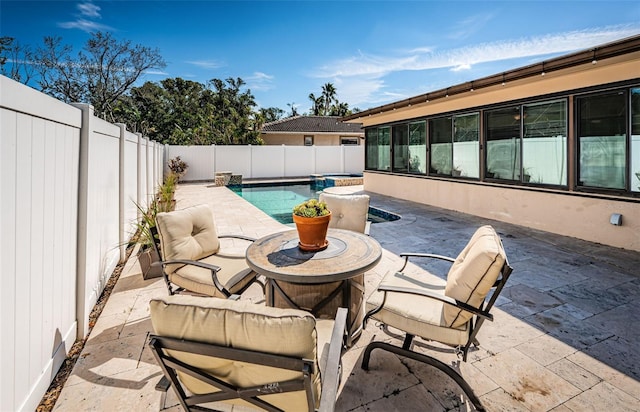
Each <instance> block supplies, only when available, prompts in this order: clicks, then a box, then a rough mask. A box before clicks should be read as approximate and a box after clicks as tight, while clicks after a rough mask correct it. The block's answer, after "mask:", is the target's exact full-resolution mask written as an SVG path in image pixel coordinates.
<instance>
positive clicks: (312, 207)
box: [293, 199, 331, 252]
mask: <svg viewBox="0 0 640 412" xmlns="http://www.w3.org/2000/svg"><path fill="white" fill-rule="evenodd" d="M330 220H331V211H330V210H329V209H327V204H326V203H325V202H320V201H318V200H317V199H308V200H306V201H304V202H302V203H300V204H298V205H296V206H295V207H294V208H293V222H294V223H295V224H296V229H297V230H298V240H299V242H298V247H299V248H300V250H302V251H305V252H317V251H319V250H323V249H326V248H327V246H328V245H329V242H328V241H327V230H328V228H329V221H330Z"/></svg>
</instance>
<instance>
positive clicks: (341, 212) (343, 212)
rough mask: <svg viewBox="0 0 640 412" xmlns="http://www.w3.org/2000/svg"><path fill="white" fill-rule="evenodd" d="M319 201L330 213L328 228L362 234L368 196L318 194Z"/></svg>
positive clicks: (365, 224)
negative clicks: (323, 203) (325, 205)
mask: <svg viewBox="0 0 640 412" xmlns="http://www.w3.org/2000/svg"><path fill="white" fill-rule="evenodd" d="M319 200H320V201H321V202H325V203H326V204H327V208H328V209H329V210H330V211H331V221H330V222H329V227H330V228H334V229H345V230H353V231H355V232H360V233H364V231H365V228H366V226H367V214H368V213H369V196H368V195H336V194H332V193H325V192H322V193H320V196H319Z"/></svg>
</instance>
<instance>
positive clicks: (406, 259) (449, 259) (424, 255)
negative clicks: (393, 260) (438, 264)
mask: <svg viewBox="0 0 640 412" xmlns="http://www.w3.org/2000/svg"><path fill="white" fill-rule="evenodd" d="M400 257H403V258H404V265H402V268H401V269H400V270H399V272H402V271H403V270H404V268H406V267H407V263H409V258H410V257H420V258H431V259H440V260H446V261H447V262H451V263H453V262H455V261H456V260H455V259H454V258H452V257H449V256H442V255H434V254H433V253H408V252H405V253H400Z"/></svg>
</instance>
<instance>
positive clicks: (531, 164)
mask: <svg viewBox="0 0 640 412" xmlns="http://www.w3.org/2000/svg"><path fill="white" fill-rule="evenodd" d="M522 118H523V127H524V133H523V140H522V181H523V182H525V183H526V182H529V183H538V184H550V185H561V186H566V185H567V165H566V163H567V162H566V160H567V103H566V101H565V100H559V101H554V102H544V103H534V104H527V105H524V106H523V109H522Z"/></svg>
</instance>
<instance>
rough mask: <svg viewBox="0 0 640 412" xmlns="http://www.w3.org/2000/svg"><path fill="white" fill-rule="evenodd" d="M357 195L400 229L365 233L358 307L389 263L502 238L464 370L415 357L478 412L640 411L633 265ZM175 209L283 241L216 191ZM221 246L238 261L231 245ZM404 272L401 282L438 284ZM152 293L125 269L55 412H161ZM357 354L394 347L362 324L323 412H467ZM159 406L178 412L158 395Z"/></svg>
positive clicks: (447, 357) (503, 227) (187, 198)
mask: <svg viewBox="0 0 640 412" xmlns="http://www.w3.org/2000/svg"><path fill="white" fill-rule="evenodd" d="M361 190H362V186H352V187H348V186H347V187H333V188H330V189H329V191H331V192H335V193H349V192H354V191H355V192H359V191H361ZM369 195H370V196H371V205H372V206H374V207H377V208H380V209H383V210H388V211H391V212H394V213H397V214H399V215H401V216H402V219H400V220H397V221H393V222H385V223H376V224H373V225H371V231H370V235H371V236H372V237H373V238H374V239H376V240H377V241H378V242H380V244H381V245H382V247H383V257H382V260H381V262H380V264H378V266H376V267H375V268H374V269H373V270H371V271H370V272H367V275H366V289H365V294H366V295H367V296H368V295H370V294H371V293H372V292H373V291H374V289H375V286H376V285H377V283H378V282H379V281H380V279H381V278H382V277H383V276H384V275H385V274H387V273H389V272H393V271H395V270H397V269H399V268H400V267H401V265H402V262H401V259H400V258H399V257H398V254H399V253H401V252H407V251H415V252H432V253H438V254H443V255H449V256H456V255H457V254H458V252H459V251H460V250H461V249H462V248H463V247H464V245H465V244H466V242H467V241H468V239H469V237H470V236H471V234H472V233H473V232H474V231H475V229H476V228H477V227H478V226H481V225H484V224H491V225H493V226H494V228H495V229H496V230H497V232H498V233H499V234H500V236H501V237H502V239H503V243H504V246H505V249H506V252H507V256H508V258H509V262H510V264H511V266H513V268H514V272H513V275H512V276H511V278H510V280H509V282H508V283H507V287H506V288H505V290H504V291H503V293H502V295H501V297H500V298H499V300H498V302H497V307H496V308H495V310H494V316H495V321H494V322H486V323H485V324H484V326H483V327H482V329H481V331H480V334H479V337H478V339H479V341H480V347H479V348H478V349H477V350H475V351H472V352H470V354H469V360H468V362H466V363H463V362H458V359H457V358H456V356H455V355H454V354H452V353H451V352H449V351H442V350H439V351H434V350H430V349H429V348H428V346H427V344H426V343H424V342H421V341H419V344H418V345H416V348H415V350H417V351H424V352H425V353H429V354H430V355H434V356H435V357H436V358H438V359H440V360H442V361H443V362H445V363H449V364H453V365H457V367H458V368H459V370H460V372H461V374H462V376H463V377H464V378H465V379H466V380H467V382H468V383H469V384H470V385H471V387H472V388H473V390H474V392H475V393H476V395H478V396H479V397H480V399H481V401H482V402H483V404H484V405H485V407H486V408H487V410H489V411H556V412H564V411H587V410H592V411H607V412H615V411H638V410H640V349H639V345H638V341H639V340H640V328H639V327H637V325H636V324H637V320H636V319H638V318H639V317H640V270H639V269H638V268H640V253H637V252H632V251H626V250H622V249H616V248H611V247H607V246H603V245H599V244H595V243H590V242H585V241H581V240H577V239H573V238H567V237H562V236H558V235H554V234H550V233H546V232H541V231H536V230H531V229H527V228H523V227H520V226H515V225H509V224H505V223H501V222H497V221H490V220H486V219H481V218H478V217H474V216H470V215H464V214H461V213H456V212H451V211H447V210H442V209H437V208H433V207H429V206H425V205H420V204H416V203H412V202H407V201H403V200H399V199H394V198H390V197H386V196H381V195H377V194H374V193H369ZM176 197H177V207H178V208H185V207H188V206H192V205H195V204H202V203H206V204H209V205H211V207H212V209H213V211H214V215H215V218H216V224H217V226H218V230H219V232H220V233H242V234H244V235H247V236H252V237H261V236H264V235H267V234H270V233H273V232H276V231H280V230H286V229H290V227H288V226H285V225H282V224H280V223H278V222H276V221H275V220H273V219H272V218H270V217H269V216H267V215H266V214H264V213H263V212H261V211H260V210H258V209H256V208H255V207H254V206H253V205H251V204H250V203H248V202H246V201H245V200H244V199H242V198H240V197H239V196H237V195H235V194H234V193H233V192H231V191H230V190H229V189H227V188H225V187H215V185H213V184H210V183H209V184H207V183H199V184H181V185H179V186H178V190H177V193H176ZM231 246H233V247H237V248H238V250H240V245H231ZM415 263H416V265H411V266H409V269H408V270H411V271H416V272H419V271H421V270H424V269H429V270H432V271H433V272H434V273H436V272H438V270H446V269H445V268H442V267H441V266H437V265H435V266H427V265H424V266H422V262H419V261H415ZM425 263H426V262H425ZM417 264H420V266H418V265H417ZM259 292H260V289H259V288H258V287H254V288H251V289H250V290H249V292H248V293H247V294H246V295H245V296H243V298H245V299H251V300H253V301H254V302H255V303H256V304H263V303H264V301H263V299H262V297H261V296H260V293H259ZM166 293H167V292H166V288H165V286H164V283H163V281H162V279H160V278H157V279H149V280H143V279H142V275H141V274H140V268H139V265H138V263H137V260H136V259H135V257H132V258H130V259H129V261H128V262H127V264H126V266H125V268H124V270H123V273H122V275H121V276H120V279H119V280H118V282H117V284H116V286H115V288H114V290H113V292H112V294H111V296H110V297H109V300H108V302H107V304H106V306H105V308H104V310H103V312H102V314H101V315H100V317H99V319H98V321H97V322H96V325H95V326H94V328H93V330H92V331H91V333H90V335H89V338H88V341H87V343H86V345H85V347H84V350H83V351H82V354H81V355H80V357H79V360H78V362H77V363H76V365H75V367H74V370H73V372H72V375H71V376H70V377H69V379H68V380H67V382H66V384H65V386H64V388H63V390H62V393H61V394H60V397H59V399H58V402H57V403H56V405H55V410H58V411H78V410H83V411H111V410H132V411H141V410H159V409H161V406H160V398H161V397H160V393H159V392H157V391H155V390H154V386H155V384H156V382H157V381H158V379H159V378H160V376H161V374H160V369H159V367H158V366H157V365H156V363H155V361H154V359H153V357H152V355H151V352H150V350H149V349H148V347H147V345H146V343H147V340H148V335H149V333H150V332H151V331H152V328H151V323H150V319H149V305H148V302H149V300H150V299H151V298H153V297H155V296H165V295H166ZM371 340H388V341H391V342H395V343H396V344H401V341H400V340H398V339H397V337H396V336H394V335H389V334H387V333H386V332H384V331H382V330H381V329H379V328H378V327H377V325H376V324H375V322H369V324H368V325H367V327H366V329H365V331H364V332H363V334H362V336H361V337H360V339H359V340H358V341H357V342H356V344H355V346H354V347H352V348H350V349H349V350H348V351H347V352H346V353H345V354H344V355H343V377H342V384H341V389H340V393H339V397H338V402H337V404H336V410H337V411H357V412H364V411H374V412H375V411H380V412H388V411H445V410H446V411H466V410H469V404H468V403H461V402H460V395H461V391H460V389H459V388H457V386H456V385H455V383H454V382H453V381H452V380H450V379H449V378H448V377H446V375H444V374H442V373H440V372H439V371H437V370H435V369H433V368H431V367H429V366H427V365H424V364H420V363H417V362H415V361H412V360H407V359H405V358H402V357H398V356H396V355H394V354H390V353H387V352H381V351H374V352H373V355H372V358H371V364H370V371H368V372H365V371H363V370H362V369H360V367H359V363H360V361H361V357H362V351H363V348H364V347H365V346H366V344H367V343H368V342H370V341H371ZM165 406H166V407H167V408H166V410H169V411H178V410H180V407H179V406H178V405H177V403H176V401H175V398H173V396H171V394H170V396H169V397H168V398H167V404H166V405H165ZM220 409H221V410H224V411H230V410H233V411H241V410H243V409H241V408H237V407H236V408H228V407H221V408H220Z"/></svg>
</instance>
